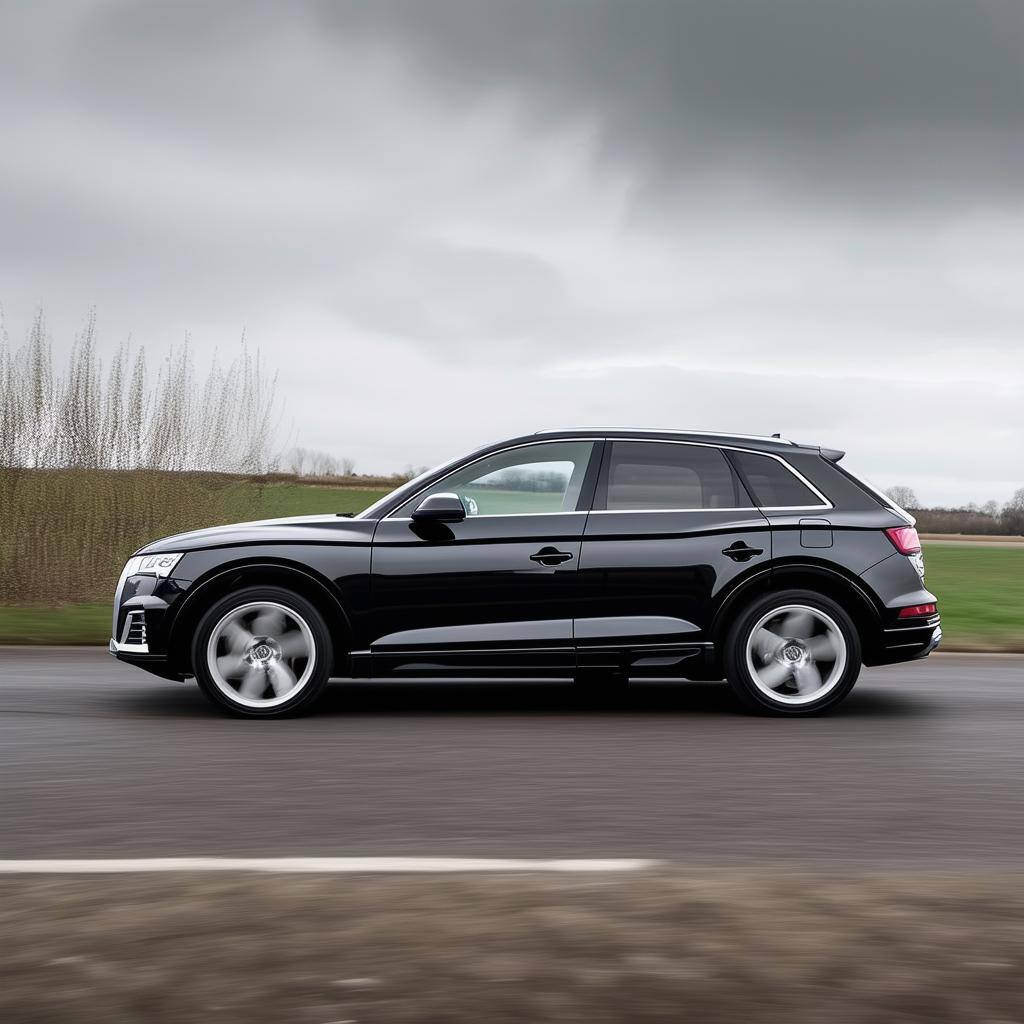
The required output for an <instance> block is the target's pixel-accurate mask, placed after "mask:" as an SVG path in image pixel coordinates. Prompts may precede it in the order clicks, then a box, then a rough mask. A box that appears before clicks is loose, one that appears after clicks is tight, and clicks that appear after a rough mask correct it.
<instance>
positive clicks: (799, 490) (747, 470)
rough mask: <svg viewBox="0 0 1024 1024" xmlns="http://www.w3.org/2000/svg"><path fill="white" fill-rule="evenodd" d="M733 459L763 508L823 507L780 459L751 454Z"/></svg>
mask: <svg viewBox="0 0 1024 1024" xmlns="http://www.w3.org/2000/svg"><path fill="white" fill-rule="evenodd" d="M732 457H733V458H734V459H735V460H736V464H737V465H738V466H739V469H740V472H741V473H742V474H743V478H744V481H745V482H746V484H747V486H748V487H749V488H750V489H751V491H752V492H753V495H754V500H755V501H756V502H757V504H758V506H759V507H760V508H812V507H814V506H818V505H821V504H822V501H821V498H819V497H818V495H817V494H815V493H814V491H812V490H811V489H810V488H809V487H808V486H807V485H806V484H804V483H801V482H800V480H799V478H798V477H797V476H796V475H795V474H794V473H793V471H792V470H791V469H789V467H788V466H786V465H784V464H783V463H782V462H780V461H779V460H778V459H773V458H772V457H771V456H769V455H755V454H753V453H752V452H732Z"/></svg>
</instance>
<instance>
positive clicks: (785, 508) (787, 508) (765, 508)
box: [722, 445, 835, 512]
mask: <svg viewBox="0 0 1024 1024" xmlns="http://www.w3.org/2000/svg"><path fill="white" fill-rule="evenodd" d="M722 447H723V448H725V449H726V450H727V451H731V452H743V454H744V455H762V456H764V457H765V458H768V459H775V460H776V462H781V463H782V465H783V466H785V467H786V469H788V470H789V472H790V473H792V474H793V476H795V477H796V478H797V480H799V481H800V483H802V484H803V485H804V487H806V488H807V489H808V490H809V491H810V492H811V494H814V495H816V496H817V497H819V498H820V499H821V502H822V503H821V504H820V505H755V506H754V507H755V508H757V509H759V510H760V511H762V512H803V511H808V510H821V509H833V508H835V505H833V504H832V502H831V501H829V499H828V498H827V497H826V496H825V495H824V494H822V492H821V491H820V490H819V489H818V488H817V487H815V486H814V484H812V483H811V481H810V480H808V479H807V477H805V476H804V475H803V473H801V472H800V470H798V469H797V468H796V467H795V466H792V465H790V464H789V463H788V462H787V461H786V460H785V459H784V458H782V456H781V455H776V454H774V453H773V452H756V451H751V450H750V449H749V448H733V447H731V446H726V445H723V446H722ZM726 458H728V456H726ZM729 463H730V465H731V466H732V467H733V469H734V470H735V472H736V475H737V476H738V477H739V478H740V480H741V482H742V483H743V486H744V488H745V489H746V491H747V493H748V494H749V495H750V496H751V498H753V497H754V493H753V488H752V487H751V486H750V484H749V483H748V482H747V476H746V474H745V473H744V472H743V470H742V469H741V468H740V467H739V466H737V465H736V463H735V462H733V460H732V459H729Z"/></svg>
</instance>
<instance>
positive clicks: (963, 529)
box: [885, 486, 1024, 535]
mask: <svg viewBox="0 0 1024 1024" xmlns="http://www.w3.org/2000/svg"><path fill="white" fill-rule="evenodd" d="M885 493H886V494H888V495H889V497H890V498H892V500H893V501H895V502H896V504H897V505H900V506H901V507H902V508H905V509H907V510H908V511H911V512H913V513H914V516H915V517H916V518H917V521H918V526H919V527H920V528H921V529H923V530H925V531H927V532H929V533H978V534H1004V535H1016V534H1022V535H1024V487H1019V488H1018V489H1017V490H1016V491H1015V492H1014V494H1013V497H1012V498H1010V500H1009V501H1007V502H1006V503H1005V504H1003V505H1000V504H999V502H997V501H986V502H985V504H984V505H977V504H975V503H974V502H971V503H970V504H969V505H965V506H963V507H962V508H934V507H933V508H925V507H923V505H922V503H921V502H920V501H918V498H917V495H916V494H915V493H914V491H913V490H912V489H911V488H910V487H905V486H897V487H890V488H889V489H888V490H887V491H886V492H885Z"/></svg>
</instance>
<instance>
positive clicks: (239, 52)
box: [0, 0, 1024, 502]
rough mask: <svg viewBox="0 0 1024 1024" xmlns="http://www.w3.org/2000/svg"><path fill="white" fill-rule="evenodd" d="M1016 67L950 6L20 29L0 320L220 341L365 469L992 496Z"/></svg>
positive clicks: (993, 26)
mask: <svg viewBox="0 0 1024 1024" xmlns="http://www.w3.org/2000/svg"><path fill="white" fill-rule="evenodd" d="M1022 42H1024V8H1022V7H1021V6H1020V5H1019V4H1016V3H1003V4H995V3H987V2H985V3H975V4H972V5H968V6H963V5H959V4H954V3H947V2H943V0H928V2H924V0H921V2H913V3H908V2H905V0H887V2H885V3H882V2H863V0H848V2H840V0H825V2H822V0H817V2H811V0H807V2H804V3H797V2H794V0H784V2H781V3H772V4H763V3H757V2H750V3H745V4H739V3H736V2H734V0H701V2H699V3H682V2H678V3H670V2H667V0H665V2H659V3H655V2H652V0H630V2H629V3H621V2H612V0H600V2H599V0H591V2H564V3H557V2H544V3H541V2H540V0H517V2H511V0H509V2H506V0H488V2H484V0H481V2H479V3H474V4H470V3H468V2H455V0H431V2H430V3H419V2H415V0H406V2H389V0H375V2H374V3H355V2H352V3H337V2H334V3H318V2H314V0H309V2H306V3H295V4H288V5H282V4H279V3H271V2H269V0H255V2H246V3H242V2H240V0H235V2H232V0H228V2H224V3H218V4H214V5H210V4H205V3H198V2H196V3H191V2H186V3H173V4H171V3H129V2H125V0H76V2H72V3H69V2H66V0H61V2H57V0H37V2H36V3H33V4H31V5H19V4H9V5H6V6H4V7H0V130H2V137H3V139H4V145H5V155H4V159H3V160H2V161H0V225H2V243H3V244H2V245H0V302H2V303H3V305H4V307H5V309H6V313H7V322H8V327H9V329H10V330H11V332H12V334H13V335H14V336H15V337H17V335H18V334H19V333H20V331H21V330H22V329H23V328H24V326H26V325H27V323H28V321H29V320H30V318H31V315H32V311H33V309H34V307H35V305H36V304H37V303H38V302H43V303H44V304H45V306H46V308H47V311H48V315H49V319H50V322H51V325H52V327H53V331H54V334H55V337H56V339H57V341H58V343H59V344H66V343H67V341H68V339H70V337H71V336H72V334H73V332H74V330H75V329H76V328H77V327H78V326H79V325H80V323H81V321H82V319H83V317H84V315H85V311H86V310H87V309H88V308H89V307H90V306H93V305H95V306H96V307H97V308H98V311H99V317H100V331H101V336H102V337H103V338H104V339H106V340H107V342H108V343H110V344H115V343H117V342H119V341H120V340H122V338H123V337H124V336H125V335H127V334H129V333H130V334H132V335H134V336H135V337H136V338H137V339H138V340H140V341H142V342H145V343H147V344H151V345H154V346H162V345H165V344H167V343H169V342H171V341H178V340H180V339H181V338H182V337H183V336H184V335H185V333H186V332H188V333H189V334H190V335H191V337H192V339H193V343H194V345H195V347H196V348H197V350H198V351H199V352H201V353H203V352H206V351H207V350H209V349H212V348H213V347H214V346H215V345H220V346H224V345H229V344H231V343H232V341H233V340H234V339H236V338H237V337H238V335H239V333H240V332H241V331H242V330H243V329H245V330H246V332H247V335H248V337H249V339H250V340H251V341H252V342H253V343H255V344H257V345H258V346H260V348H262V349H263V350H264V352H265V354H266V355H267V357H268V358H269V360H270V361H271V362H272V363H275V364H277V365H279V366H280V367H281V372H282V386H283V389H284V392H285V394H284V397H285V398H286V400H287V401H288V403H289V406H290V410H291V414H292V415H293V416H294V418H295V425H296V430H297V431H298V434H299V437H300V439H301V440H302V441H303V442H304V443H306V444H309V445H312V446H317V447H322V448H325V449H329V450H333V451H335V452H337V453H339V454H346V455H351V456H353V457H355V458H356V459H357V461H358V463H359V464H360V466H361V467H362V468H364V469H388V468H396V467H401V466H403V465H405V464H406V463H410V462H412V463H422V462H429V461H434V460H436V459H440V458H442V457H445V456H448V455H452V454H456V453H457V452H458V451H459V450H461V449H463V448H466V447H468V446H470V445H472V444H475V443H477V442H482V441H485V440H488V439H491V438H494V437H498V436H501V435H503V434H505V433H511V432H518V431H526V430H531V429H535V428H536V427H538V426H542V425H552V424H556V423H557V422H558V421H562V422H588V421H589V422H594V421H600V420H604V421H613V422H622V421H633V422H640V423H643V422H647V423H652V422H653V423H658V424H666V425H672V424H676V425H680V426H690V427H698V428H718V429H728V430H751V431H760V432H770V431H773V430H777V429H782V430H783V431H785V432H788V433H790V434H793V435H794V436H798V437H800V438H802V439H805V440H820V441H822V442H823V443H829V444H832V445H835V446H837V447H844V448H849V449H850V450H851V452H852V453H853V456H851V457H854V456H855V455H856V454H857V453H858V452H859V453H860V454H861V456H862V457H861V458H860V459H859V460H858V461H859V462H861V464H862V465H865V466H866V469H867V470H868V471H869V472H870V473H871V474H872V475H874V476H876V477H878V478H879V480H880V482H881V483H884V484H888V483H892V482H903V483H909V484H911V485H913V486H916V487H917V488H918V490H919V492H920V493H921V495H922V497H926V498H927V499H928V500H932V501H936V502H938V501H954V500H956V501H959V500H962V501H966V500H970V499H972V498H974V499H977V500H984V499H986V498H988V497H995V498H998V499H1003V498H1005V497H1008V496H1009V493H1010V491H1011V490H1012V489H1013V487H1014V486H1019V485H1020V484H1021V483H1024V479H1018V478H1020V477H1021V476H1022V474H1024V465H1022V464H1021V460H1020V457H1019V454H1017V453H1019V451H1020V447H1021V444H1022V442H1024V422H1022V417H1021V412H1020V409H1021V408H1024V348H1022V346H1021V343H1020V324H1021V323H1022V322H1024V246H1022V244H1021V242H1020V239H1021V238H1024V184H1022V183H1024V174H1022V172H1024V157H1022V146H1024V141H1022V140H1024V131H1022V129H1024V124H1022V121H1024V95H1022V93H1024V89H1022V78H1024V70H1022V69H1024V62H1021V61H1020V58H1019V53H1020V52H1021V43H1022ZM413 416H415V422H416V423H417V424H418V426H417V428H416V430H415V431H412V430H411V429H410V428H409V423H411V422H413V419H412V417H413ZM424 423H428V424H430V426H429V428H426V429H425V428H424V427H423V426H422V424H424ZM908 425H909V426H911V427H912V428H913V429H912V431H911V433H910V435H909V436H904V435H903V434H901V432H900V430H901V428H902V427H904V426H908ZM979 452H980V453H981V454H979Z"/></svg>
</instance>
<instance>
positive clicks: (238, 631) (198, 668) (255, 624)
mask: <svg viewBox="0 0 1024 1024" xmlns="http://www.w3.org/2000/svg"><path fill="white" fill-rule="evenodd" d="M333 656H334V655H333V648H332V645H331V636H330V632H329V631H328V629H327V626H326V624H325V623H324V620H323V616H321V615H320V613H319V612H318V611H317V609H316V608H315V607H314V606H313V605H312V604H310V602H309V601H307V600H306V599H305V598H304V597H300V596H299V595H298V594H295V593H292V591H290V590H284V589H282V588H279V587H248V588H246V589H244V590H238V591H235V593H233V594H229V595H228V596H227V597H224V598H222V599H221V600H220V601H218V602H217V603H216V604H214V605H213V606H212V607H211V608H210V609H209V610H208V611H207V612H206V614H205V615H204V616H203V618H202V620H201V621H200V623H199V627H198V629H197V630H196V633H195V637H194V639H193V645H192V664H193V666H194V668H195V673H196V680H197V681H198V683H199V687H200V689H201V690H202V691H203V693H204V694H206V696H207V697H208V698H209V699H210V700H211V701H212V702H213V703H214V704H215V705H216V706H217V707H218V708H220V709H222V710H224V711H228V712H230V713H231V714H235V715H240V716H243V717H246V718H280V717H284V716H285V715H294V714H298V713H300V712H302V711H305V710H307V709H308V708H309V707H310V706H311V705H312V704H313V702H314V701H315V700H316V699H317V697H319V696H320V694H321V693H322V692H323V690H324V687H325V686H326V685H327V680H328V679H329V677H330V673H331V665H332V659H333Z"/></svg>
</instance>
